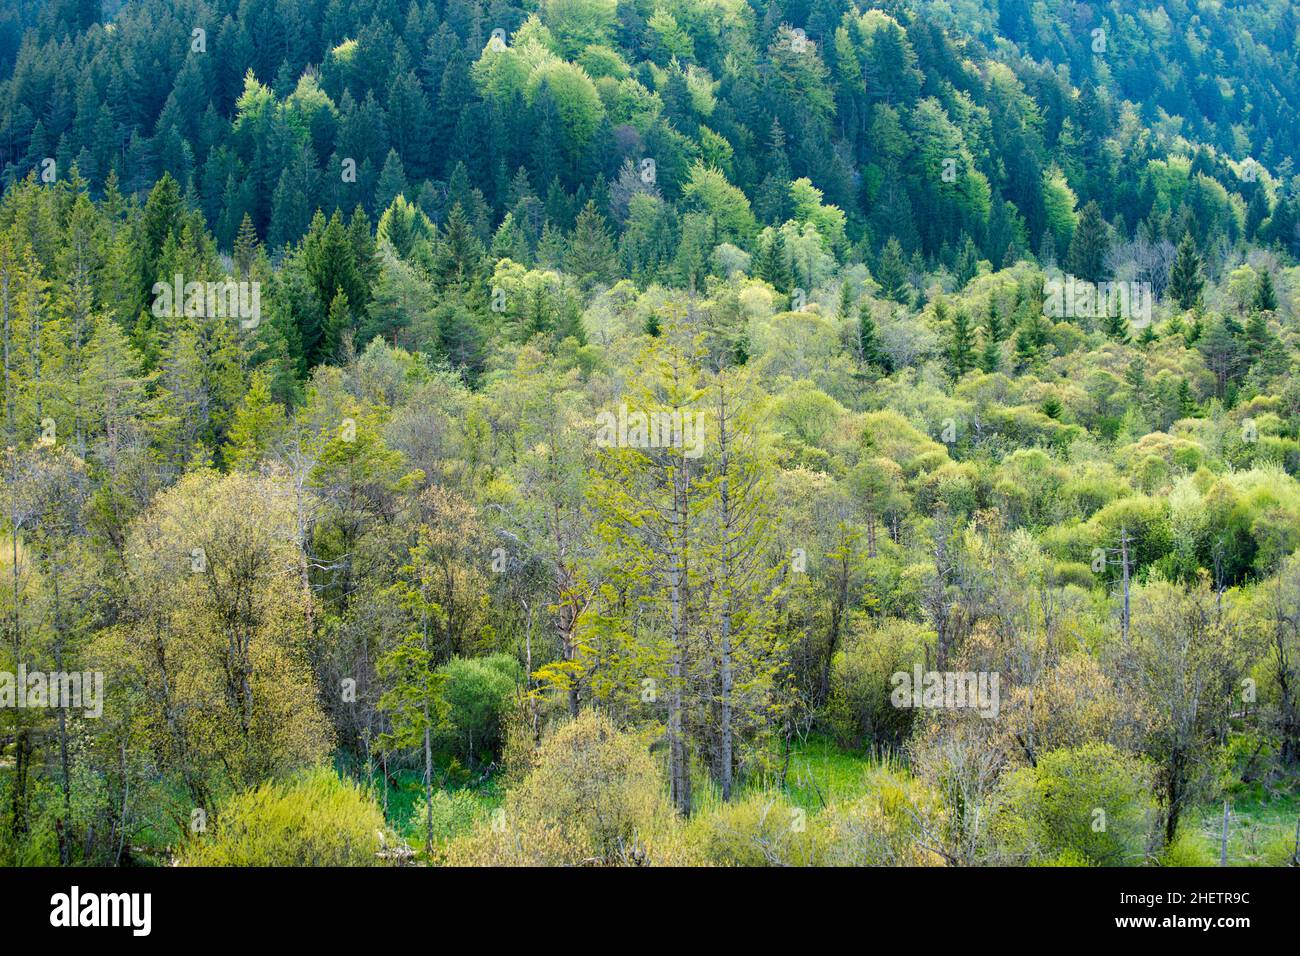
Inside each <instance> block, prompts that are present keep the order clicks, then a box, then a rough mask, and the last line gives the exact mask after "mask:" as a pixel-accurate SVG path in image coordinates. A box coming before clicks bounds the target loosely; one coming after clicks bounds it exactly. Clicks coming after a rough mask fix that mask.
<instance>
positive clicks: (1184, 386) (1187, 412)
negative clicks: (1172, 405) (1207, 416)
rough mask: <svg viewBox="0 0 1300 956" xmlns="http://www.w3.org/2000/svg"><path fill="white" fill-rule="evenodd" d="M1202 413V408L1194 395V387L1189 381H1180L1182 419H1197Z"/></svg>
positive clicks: (1179, 400) (1180, 411)
mask: <svg viewBox="0 0 1300 956" xmlns="http://www.w3.org/2000/svg"><path fill="white" fill-rule="evenodd" d="M1200 413H1201V407H1200V405H1198V404H1197V402H1196V397H1195V396H1194V395H1192V386H1191V385H1189V384H1188V383H1187V379H1185V378H1182V379H1179V380H1178V415H1179V417H1180V418H1195V417H1196V416H1197V415H1199V414H1200Z"/></svg>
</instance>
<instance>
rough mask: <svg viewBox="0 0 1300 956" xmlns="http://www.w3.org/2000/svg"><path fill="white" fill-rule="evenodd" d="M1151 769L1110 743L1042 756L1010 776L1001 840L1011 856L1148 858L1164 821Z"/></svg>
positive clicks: (1118, 861)
mask: <svg viewBox="0 0 1300 956" xmlns="http://www.w3.org/2000/svg"><path fill="white" fill-rule="evenodd" d="M1151 781H1152V775H1151V769H1150V767H1149V766H1148V765H1147V764H1146V763H1145V762H1144V761H1143V760H1142V759H1141V758H1138V757H1135V756H1133V755H1132V754H1128V753H1125V752H1124V751H1121V750H1118V749H1116V748H1115V747H1112V746H1111V745H1110V744H1103V743H1088V744H1084V745H1083V746H1081V747H1077V748H1074V749H1061V750H1054V751H1052V752H1050V753H1046V754H1043V755H1041V756H1040V757H1039V758H1038V763H1037V765H1036V766H1034V767H1024V768H1022V769H1020V770H1017V771H1014V772H1013V773H1011V774H1010V775H1009V776H1007V777H1006V778H1005V779H1004V781H1003V795H1004V799H1003V802H1002V804H1001V806H1000V807H999V810H998V814H997V816H996V818H995V820H994V822H993V827H992V833H993V842H994V844H995V845H996V847H997V850H998V852H999V853H1000V854H1001V855H1002V856H1003V858H1005V859H1007V860H1008V861H1014V862H1019V863H1034V862H1040V863H1041V862H1052V863H1053V865H1077V861H1078V860H1087V861H1088V863H1089V864H1090V865H1093V866H1132V865H1134V864H1137V863H1140V862H1142V860H1143V858H1144V856H1145V853H1146V850H1147V847H1148V845H1149V844H1150V842H1151V837H1152V834H1153V832H1154V827H1155V824H1156V821H1157V817H1156V807H1155V800H1154V798H1153V796H1152V789H1151Z"/></svg>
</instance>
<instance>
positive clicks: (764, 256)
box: [751, 228, 794, 292]
mask: <svg viewBox="0 0 1300 956" xmlns="http://www.w3.org/2000/svg"><path fill="white" fill-rule="evenodd" d="M751 268H752V269H753V270H754V275H755V276H757V277H758V278H760V279H762V280H763V281H764V282H766V283H768V284H769V285H770V286H771V287H772V288H774V289H776V291H777V292H789V291H790V290H791V289H792V288H793V287H794V271H793V269H792V267H791V264H790V256H789V255H788V254H787V253H786V249H785V238H784V237H783V236H782V235H781V230H780V229H775V228H774V229H768V230H765V231H764V235H763V237H762V238H761V239H760V240H759V244H758V254H757V255H756V256H754V261H753V264H752V266H751Z"/></svg>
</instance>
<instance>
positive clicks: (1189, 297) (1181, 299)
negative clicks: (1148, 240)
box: [1169, 230, 1205, 309]
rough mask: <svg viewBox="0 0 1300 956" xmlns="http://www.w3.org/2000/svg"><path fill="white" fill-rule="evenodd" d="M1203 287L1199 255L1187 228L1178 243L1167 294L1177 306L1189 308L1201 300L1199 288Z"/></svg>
mask: <svg viewBox="0 0 1300 956" xmlns="http://www.w3.org/2000/svg"><path fill="white" fill-rule="evenodd" d="M1204 287H1205V279H1204V278H1203V277H1202V275H1201V257H1200V255H1199V254H1198V253H1197V252H1196V242H1195V240H1193V239H1192V234H1191V231H1190V230H1189V231H1188V232H1187V233H1185V234H1184V235H1183V241H1182V242H1180V243H1179V244H1178V254H1177V256H1176V257H1175V258H1174V266H1173V269H1172V271H1171V272H1170V274H1169V295H1170V296H1171V297H1172V298H1173V300H1174V301H1175V302H1177V303H1178V308H1180V309H1191V308H1195V306H1196V305H1197V304H1198V303H1199V302H1200V301H1201V290H1202V289H1203V288H1204Z"/></svg>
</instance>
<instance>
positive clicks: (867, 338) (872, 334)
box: [858, 302, 893, 373]
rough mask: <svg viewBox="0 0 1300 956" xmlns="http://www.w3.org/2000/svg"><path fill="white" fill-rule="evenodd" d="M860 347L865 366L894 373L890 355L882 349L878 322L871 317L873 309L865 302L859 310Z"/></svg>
mask: <svg viewBox="0 0 1300 956" xmlns="http://www.w3.org/2000/svg"><path fill="white" fill-rule="evenodd" d="M858 345H859V347H860V349H861V352H862V362H863V364H864V365H870V366H874V367H875V368H878V369H881V370H882V371H884V372H886V373H888V372H890V371H892V368H893V363H892V362H891V361H890V358H889V355H888V354H886V353H885V351H884V350H883V349H881V347H880V337H879V335H878V334H877V332H876V322H875V319H873V318H872V317H871V307H870V306H869V305H868V304H867V303H865V302H864V303H863V304H862V305H861V306H860V307H859V308H858Z"/></svg>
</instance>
